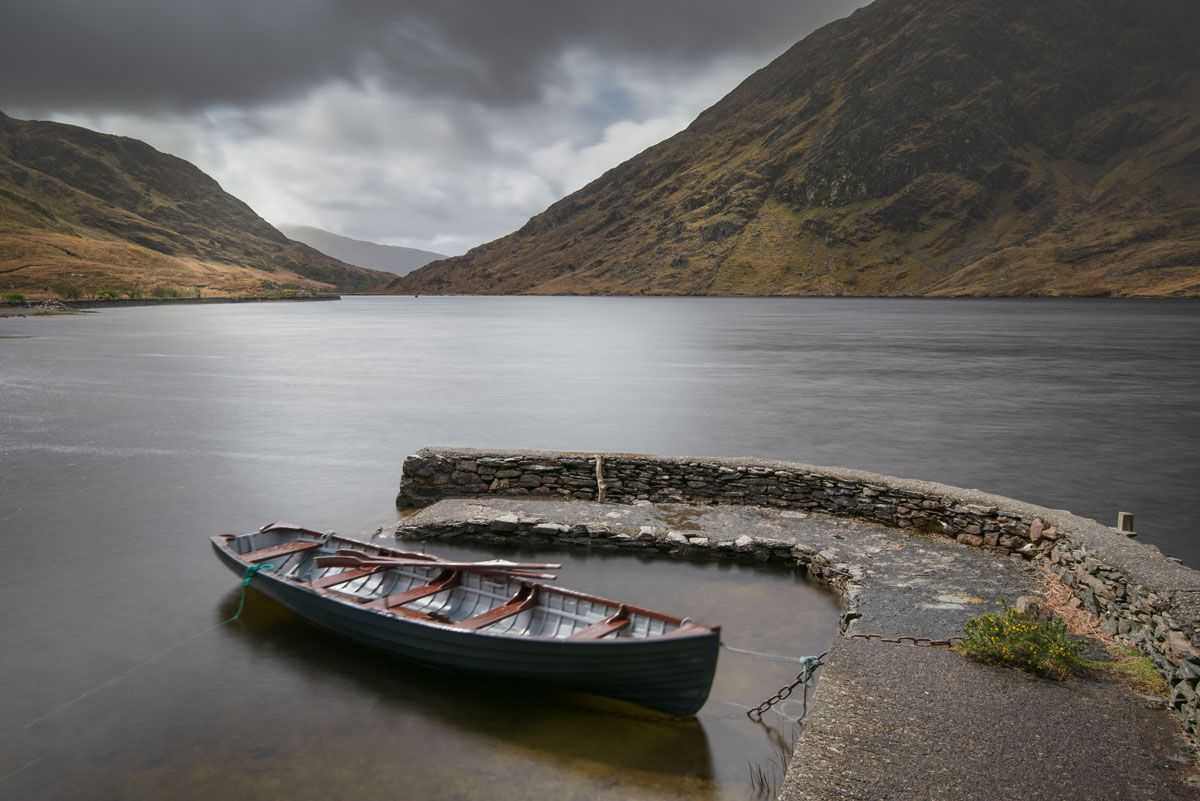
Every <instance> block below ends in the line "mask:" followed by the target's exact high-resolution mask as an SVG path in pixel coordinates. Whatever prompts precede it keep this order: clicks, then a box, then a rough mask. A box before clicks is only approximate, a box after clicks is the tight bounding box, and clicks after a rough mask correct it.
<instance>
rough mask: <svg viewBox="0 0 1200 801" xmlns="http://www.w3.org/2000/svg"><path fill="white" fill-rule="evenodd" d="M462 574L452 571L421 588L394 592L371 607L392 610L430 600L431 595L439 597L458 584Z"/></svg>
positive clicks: (374, 602)
mask: <svg viewBox="0 0 1200 801" xmlns="http://www.w3.org/2000/svg"><path fill="white" fill-rule="evenodd" d="M461 577H462V576H461V574H460V573H458V571H453V570H452V571H450V572H449V573H447V574H445V575H443V576H441V577H440V578H438V579H437V580H435V581H431V582H429V583H428V584H422V585H421V586H419V587H413V588H411V589H408V590H405V591H404V592H394V593H392V594H391V595H389V596H387V597H386V598H379V599H377V600H375V601H372V602H371V606H374V607H381V608H383V609H392V608H394V607H397V606H403V605H404V604H408V603H412V602H413V601H419V600H421V599H422V598H428V597H429V596H430V595H437V594H438V593H439V592H444V591H445V590H448V589H450V588H451V587H453V586H455V585H456V584H458V582H459V579H460V578H461Z"/></svg>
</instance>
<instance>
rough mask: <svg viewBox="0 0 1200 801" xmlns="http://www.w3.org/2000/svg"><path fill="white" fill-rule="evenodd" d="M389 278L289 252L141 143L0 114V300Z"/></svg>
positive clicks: (299, 288) (267, 288)
mask: <svg viewBox="0 0 1200 801" xmlns="http://www.w3.org/2000/svg"><path fill="white" fill-rule="evenodd" d="M392 278H393V276H391V275H388V274H385V273H380V272H375V271H372V270H366V269H363V268H361V267H356V266H352V265H349V264H345V263H343V262H340V261H338V260H337V259H334V258H330V257H329V256H326V255H325V254H323V253H319V252H317V251H316V250H314V249H312V248H311V247H309V246H307V245H304V244H301V243H299V242H293V241H292V240H290V239H288V238H287V237H286V236H284V235H283V234H282V233H280V232H279V231H277V230H276V229H275V228H273V227H271V225H270V224H269V223H267V222H266V221H265V220H263V219H262V218H261V217H259V216H258V215H257V214H255V213H254V211H253V210H252V209H251V208H250V207H249V206H247V205H246V204H245V203H243V202H242V201H240V200H238V199H237V198H235V197H233V196H232V195H230V194H228V193H226V192H225V191H223V190H222V189H221V187H220V185H219V184H218V183H217V182H216V181H214V180H213V179H212V178H210V177H209V176H207V175H205V174H204V173H203V172H201V171H200V170H199V169H198V168H196V167H195V166H194V165H192V164H190V163H188V162H187V161H184V160H183V159H180V158H176V157H175V156H171V155H168V154H165V153H161V152H159V151H157V150H155V149H154V148H152V147H151V146H150V145H148V144H146V143H145V142H141V141H138V140H136V139H129V138H127V137H121V136H110V135H108V134H103V133H97V132H96V131H91V130H88V129H86V128H80V127H77V126H73V125H62V124H59V123H53V122H29V121H22V120H16V119H13V118H11V117H8V116H5V115H4V114H2V113H0V292H5V293H8V292H20V293H22V294H26V295H28V296H30V297H39V296H53V295H59V296H66V297H78V296H85V297H86V296H95V295H97V294H101V293H104V294H107V293H112V294H116V295H133V296H137V295H159V296H164V297H170V296H174V295H184V296H192V295H195V294H197V293H199V294H203V295H205V296H222V295H240V296H245V295H259V294H288V293H305V292H309V293H311V292H329V291H334V290H371V289H377V288H379V287H381V286H383V285H384V284H386V283H387V282H388V281H390V280H391V279H392Z"/></svg>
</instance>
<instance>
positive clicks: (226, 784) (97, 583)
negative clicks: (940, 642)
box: [0, 298, 1200, 799]
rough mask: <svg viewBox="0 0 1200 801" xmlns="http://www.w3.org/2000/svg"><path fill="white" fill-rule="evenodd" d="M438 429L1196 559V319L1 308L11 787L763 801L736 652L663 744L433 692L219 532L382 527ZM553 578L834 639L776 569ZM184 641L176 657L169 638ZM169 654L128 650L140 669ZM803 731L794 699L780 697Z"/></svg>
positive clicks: (1, 626) (0, 528) (556, 699)
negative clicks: (224, 550)
mask: <svg viewBox="0 0 1200 801" xmlns="http://www.w3.org/2000/svg"><path fill="white" fill-rule="evenodd" d="M427 444H446V445H454V444H459V445H474V446H484V447H487V446H495V447H547V448H570V449H581V450H633V451H654V452H662V453H682V454H714V455H721V454H725V455H735V454H755V455H763V456H777V457H782V458H791V459H798V460H801V461H807V462H814V463H818V464H822V463H823V464H845V465H850V466H855V467H862V468H868V469H875V470H880V471H884V472H889V473H898V474H901V475H909V476H914V477H921V478H930V479H939V480H944V481H948V482H950V483H955V484H960V485H964V486H977V487H980V488H983V489H988V490H992V491H996V492H1001V493H1004V494H1009V495H1014V496H1018V497H1023V498H1027V499H1029V500H1033V501H1037V502H1041V503H1045V504H1047V505H1050V506H1054V507H1057V508H1068V509H1071V510H1072V511H1075V512H1078V513H1082V514H1086V515H1089V516H1094V517H1098V518H1100V519H1102V520H1105V521H1108V520H1111V519H1112V518H1114V516H1115V513H1116V512H1117V510H1118V509H1122V510H1129V511H1133V512H1135V513H1137V515H1138V529H1139V531H1140V534H1141V536H1142V537H1143V538H1144V539H1146V540H1148V541H1151V542H1154V543H1156V544H1159V545H1160V546H1161V547H1162V548H1163V549H1164V550H1165V551H1167V552H1168V553H1170V554H1174V555H1177V556H1180V557H1182V558H1184V559H1185V560H1186V561H1188V562H1189V563H1191V564H1193V565H1200V542H1198V541H1197V539H1196V537H1194V536H1193V535H1194V533H1195V532H1196V529H1197V525H1196V522H1195V521H1196V519H1197V515H1198V514H1200V508H1198V507H1200V488H1198V487H1200V306H1197V305H1195V304H1187V303H1169V302H1163V303H1158V302H1090V301H1072V302H1066V301H1063V302H1055V301H1032V302H1024V301H1004V302H982V301H981V302H937V301H867V300H863V301H832V300H801V301H789V300H706V299H575V298H544V299H542V298H512V299H486V298H478V299H465V298H420V299H410V298H371V299H367V298H359V299H348V300H346V301H343V302H341V303H311V304H275V305H244V306H243V305H238V306H210V307H180V308H145V309H126V310H105V311H103V312H102V313H99V314H95V315H89V316H86V317H74V318H51V319H25V320H12V319H7V320H6V319H0V537H2V538H3V544H4V545H5V546H6V550H5V555H6V558H5V565H6V568H7V569H6V570H5V571H4V574H3V578H0V598H2V599H3V600H4V602H5V608H6V612H7V613H6V614H5V615H4V616H3V617H0V637H2V642H3V644H4V645H3V649H2V650H0V777H3V778H0V797H4V798H22V799H24V798H30V799H33V798H37V799H53V798H64V799H65V798H72V799H76V798H79V799H83V798H87V799H104V798H114V799H115V798H138V799H140V798H146V799H150V798H155V799H157V798H163V797H172V798H180V799H191V798H196V799H200V798H205V799H209V798H217V797H236V798H262V799H268V798H270V799H273V798H281V797H287V798H296V799H307V798H314V799H316V798H321V799H328V798H331V797H338V798H340V797H359V796H364V797H365V796H372V795H387V796H389V797H394V796H400V797H402V796H406V795H407V796H411V797H423V798H429V799H453V798H481V797H489V798H513V799H517V798H529V797H550V796H551V795H553V796H554V797H566V798H575V797H578V798H595V797H601V798H613V799H617V798H665V797H674V796H677V795H679V794H680V793H683V792H690V793H693V794H696V795H699V796H700V797H711V798H729V799H740V798H746V797H748V795H749V791H750V786H749V783H748V781H747V772H748V763H755V764H757V765H761V766H767V767H768V768H769V767H770V762H771V760H772V759H773V758H774V754H775V748H776V743H777V742H778V741H779V740H780V739H781V738H782V739H786V738H787V737H788V736H790V734H791V732H789V731H788V730H787V729H788V728H789V727H787V726H786V725H784V724H782V723H781V724H779V725H777V726H776V727H775V728H774V729H773V730H764V729H759V728H756V727H753V726H750V725H749V724H748V723H747V722H745V720H744V719H743V718H741V717H740V715H741V712H740V710H739V709H738V707H737V706H736V704H739V703H741V704H744V703H747V702H752V701H755V700H757V699H758V698H759V697H760V696H762V695H765V694H766V693H767V692H769V691H771V690H773V689H774V688H775V687H777V686H778V685H779V684H781V683H783V681H784V680H785V679H786V678H787V677H788V675H789V674H790V672H791V668H792V666H790V665H788V664H786V663H778V662H770V661H765V660H761V659H750V658H747V657H743V656H740V655H734V654H728V653H726V654H723V656H722V662H721V668H720V671H719V675H718V681H717V685H716V688H715V690H714V694H713V699H712V700H711V701H710V703H709V704H708V706H707V707H706V708H705V709H704V711H703V712H702V714H701V715H700V717H699V720H698V721H696V722H692V723H687V724H680V723H675V722H669V721H663V720H658V719H652V718H648V717H646V716H643V715H640V714H631V713H630V712H629V711H628V709H625V708H615V707H613V706H612V705H607V704H604V703H598V702H593V701H590V700H587V699H582V698H579V697H573V696H566V695H555V696H551V697H544V696H542V695H541V694H539V693H537V692H536V691H530V690H529V689H528V688H515V687H513V688H510V687H496V686H485V685H481V684H479V683H472V682H462V681H456V680H448V679H446V678H445V677H440V676H437V675H430V674H428V673H424V672H421V671H415V670H411V669H407V668H404V667H401V666H398V665H397V664H396V663H393V662H390V661H387V660H381V659H378V658H376V657H374V656H373V655H371V654H367V653H364V652H362V651H360V650H359V649H357V648H354V647H350V646H347V645H344V644H343V643H341V642H340V641H338V640H336V639H331V638H329V637H327V636H325V635H322V634H319V633H316V632H314V631H313V630H311V629H309V628H308V627H306V626H304V625H303V624H301V623H299V622H298V621H296V620H295V619H294V618H292V617H291V616H289V615H287V614H286V613H283V612H281V611H280V610H278V609H276V608H274V607H272V606H271V605H270V604H269V603H268V602H265V601H263V600H261V599H257V600H256V599H255V598H253V597H252V598H251V600H250V602H249V603H248V605H247V612H246V616H245V618H244V619H243V620H242V621H240V622H239V623H237V624H233V625H228V626H222V627H218V628H215V629H214V628H213V626H214V624H216V623H217V622H218V621H219V620H221V619H222V618H223V617H226V616H228V614H229V613H230V612H231V611H232V609H233V607H234V605H235V604H236V592H235V590H234V586H235V584H236V579H235V578H234V577H233V576H232V575H231V574H229V573H228V572H226V571H225V570H224V568H222V567H220V566H219V565H218V564H217V563H216V561H215V560H214V559H213V558H212V557H211V556H210V554H209V551H208V545H207V541H206V537H207V536H208V535H209V534H211V533H213V532H215V531H222V530H241V529H247V528H250V527H255V526H258V525H260V524H262V523H264V522H266V521H268V520H273V519H277V518H286V519H290V520H296V521H299V522H303V523H306V524H308V525H310V526H314V527H323V528H335V529H337V530H338V531H341V532H344V533H352V534H360V533H362V532H366V531H370V530H373V529H374V528H375V526H377V525H380V524H383V523H385V522H387V521H389V520H392V519H394V517H395V512H394V510H393V509H392V506H391V504H392V497H393V496H394V493H395V488H396V483H397V480H398V477H399V468H400V464H401V462H402V460H403V457H404V455H405V454H407V453H409V452H411V451H412V450H415V449H416V448H418V447H420V446H422V445H427ZM556 558H559V559H561V560H562V561H565V562H566V563H567V565H566V568H565V570H564V571H563V577H564V579H565V580H566V582H565V583H567V584H568V585H570V586H575V587H579V588H581V589H590V590H597V591H603V592H605V593H607V594H610V595H620V596H622V597H627V598H628V599H629V600H632V601H636V602H639V603H642V604H645V605H651V606H658V607H662V608H665V609H667V610H670V611H676V612H679V613H681V614H688V615H691V616H693V617H697V618H703V619H705V620H706V621H712V622H716V623H722V624H723V625H724V626H725V627H726V628H725V633H726V640H727V641H728V642H730V644H732V645H737V646H741V647H746V648H753V649H757V650H770V651H774V652H783V653H790V654H803V653H810V652H813V651H817V650H821V648H822V647H823V644H824V643H825V642H826V641H827V640H828V637H829V636H830V635H831V633H832V631H833V626H834V617H835V608H834V605H833V603H832V601H831V600H830V599H829V598H827V597H826V596H824V595H823V594H821V593H819V592H817V591H816V590H814V589H812V588H810V587H806V586H805V585H803V584H800V583H798V582H796V581H795V580H794V579H793V578H792V577H790V576H787V575H770V574H764V573H761V572H758V571H753V570H750V569H745V568H720V567H716V566H699V565H688V564H674V563H653V564H647V563H642V562H639V561H637V560H635V559H630V558H619V559H616V558H611V557H603V558H602V557H599V556H592V557H584V556H579V555H573V556H563V555H561V554H559V555H556ZM173 645H174V646H177V647H176V648H175V649H174V650H171V651H168V652H166V653H164V649H166V648H168V647H170V646H173ZM146 659H152V660H153V661H151V662H149V663H148V664H147V663H144V660H146ZM793 711H795V710H793Z"/></svg>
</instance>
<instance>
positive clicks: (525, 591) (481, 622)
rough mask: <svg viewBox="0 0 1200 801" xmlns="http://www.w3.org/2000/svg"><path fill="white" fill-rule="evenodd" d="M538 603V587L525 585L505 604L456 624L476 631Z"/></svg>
mask: <svg viewBox="0 0 1200 801" xmlns="http://www.w3.org/2000/svg"><path fill="white" fill-rule="evenodd" d="M536 604H537V588H536V587H523V588H521V591H520V592H518V593H517V594H516V595H514V596H513V597H512V599H511V600H509V601H508V603H506V604H504V605H503V606H497V607H496V608H495V609H490V610H488V611H487V612H483V613H482V614H478V615H475V616H474V617H469V618H466V619H465V620H460V621H458V623H457V624H456V625H457V626H458V627H459V628H463V629H468V630H470V631H475V630H476V629H481V628H483V627H484V626H490V625H492V624H493V623H495V622H496V621H498V620H503V619H504V618H506V617H512V616H513V615H519V614H520V613H521V612H524V611H525V610H526V609H530V608H531V607H533V606H535V605H536Z"/></svg>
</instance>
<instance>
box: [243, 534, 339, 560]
mask: <svg viewBox="0 0 1200 801" xmlns="http://www.w3.org/2000/svg"><path fill="white" fill-rule="evenodd" d="M320 547H321V543H319V542H305V541H303V540H295V541H293V542H285V543H284V544H283V545H272V546H271V547H270V548H259V549H258V550H257V551H250V552H249V553H245V554H241V558H242V559H244V560H245V561H247V562H250V563H251V564H253V563H255V562H265V561H267V560H268V559H274V558H275V557H277V556H286V555H289V554H293V553H300V552H301V551H311V550H312V549H313V548H320Z"/></svg>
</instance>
